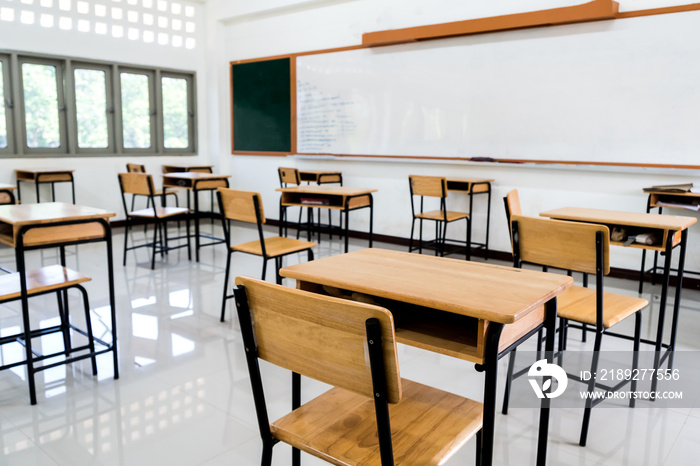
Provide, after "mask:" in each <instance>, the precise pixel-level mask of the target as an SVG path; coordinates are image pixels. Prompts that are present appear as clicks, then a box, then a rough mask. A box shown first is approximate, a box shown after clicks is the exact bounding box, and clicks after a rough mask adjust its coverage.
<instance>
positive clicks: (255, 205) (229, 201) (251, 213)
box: [218, 188, 316, 322]
mask: <svg viewBox="0 0 700 466" xmlns="http://www.w3.org/2000/svg"><path fill="white" fill-rule="evenodd" d="M218 197H219V211H220V212H221V214H222V217H221V218H222V224H223V229H224V237H225V238H226V244H227V245H228V255H227V257H226V273H225V274H224V297H223V300H222V303H221V322H223V321H224V316H225V314H226V301H227V300H228V299H230V298H233V295H232V294H228V293H227V290H228V281H229V273H230V272H231V255H232V254H233V253H234V252H242V253H245V254H253V255H255V256H261V257H262V258H263V266H262V279H263V280H265V273H266V272H267V260H268V259H275V277H276V281H277V283H282V277H281V276H280V274H279V270H280V267H281V266H282V258H283V257H284V256H288V255H289V254H295V253H297V252H302V251H306V253H307V258H308V260H310V261H311V260H314V252H313V250H312V249H311V248H313V247H314V246H316V243H312V242H309V241H302V240H298V239H293V238H284V237H281V236H275V237H271V238H265V236H264V234H263V228H262V226H263V224H264V223H265V213H264V211H263V205H262V199H261V198H260V194H258V193H255V192H251V191H238V190H235V189H229V188H219V190H218ZM230 220H236V221H240V222H246V223H254V224H255V225H256V227H257V230H258V239H257V240H255V241H249V242H247V243H242V244H235V245H232V244H231V236H232V235H231V225H230Z"/></svg>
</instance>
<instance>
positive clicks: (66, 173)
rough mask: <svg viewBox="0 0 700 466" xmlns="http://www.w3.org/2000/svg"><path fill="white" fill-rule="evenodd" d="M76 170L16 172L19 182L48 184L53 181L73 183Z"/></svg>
mask: <svg viewBox="0 0 700 466" xmlns="http://www.w3.org/2000/svg"><path fill="white" fill-rule="evenodd" d="M74 171H75V170H15V174H16V175H17V181H34V182H42V183H48V182H51V181H72V180H73V175H72V173H73V172H74Z"/></svg>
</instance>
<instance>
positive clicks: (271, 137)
mask: <svg viewBox="0 0 700 466" xmlns="http://www.w3.org/2000/svg"><path fill="white" fill-rule="evenodd" d="M289 60H290V59H289V58H280V59H276V60H265V61H256V62H249V63H238V64H233V65H231V80H232V88H233V150H234V151H260V152H291V150H292V110H291V105H292V104H291V90H290V62H289Z"/></svg>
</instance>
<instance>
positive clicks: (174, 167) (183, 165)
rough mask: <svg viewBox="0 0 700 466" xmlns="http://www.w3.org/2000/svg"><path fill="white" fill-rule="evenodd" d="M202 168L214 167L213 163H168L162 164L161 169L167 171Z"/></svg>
mask: <svg viewBox="0 0 700 466" xmlns="http://www.w3.org/2000/svg"><path fill="white" fill-rule="evenodd" d="M204 168H214V165H195V164H190V163H169V164H164V165H163V171H164V172H169V171H185V172H186V171H188V170H196V169H204Z"/></svg>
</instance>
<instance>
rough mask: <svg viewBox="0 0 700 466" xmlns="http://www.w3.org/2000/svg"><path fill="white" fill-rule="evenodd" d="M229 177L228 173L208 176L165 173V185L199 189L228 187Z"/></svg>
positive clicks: (167, 186)
mask: <svg viewBox="0 0 700 466" xmlns="http://www.w3.org/2000/svg"><path fill="white" fill-rule="evenodd" d="M185 173H187V174H198V173H197V172H184V173H182V174H181V175H184V174H185ZM228 178H230V176H228V175H222V176H217V175H211V176H207V177H189V176H176V175H163V187H164V188H183V189H197V190H205V189H216V188H226V187H228V181H227V179H228Z"/></svg>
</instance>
